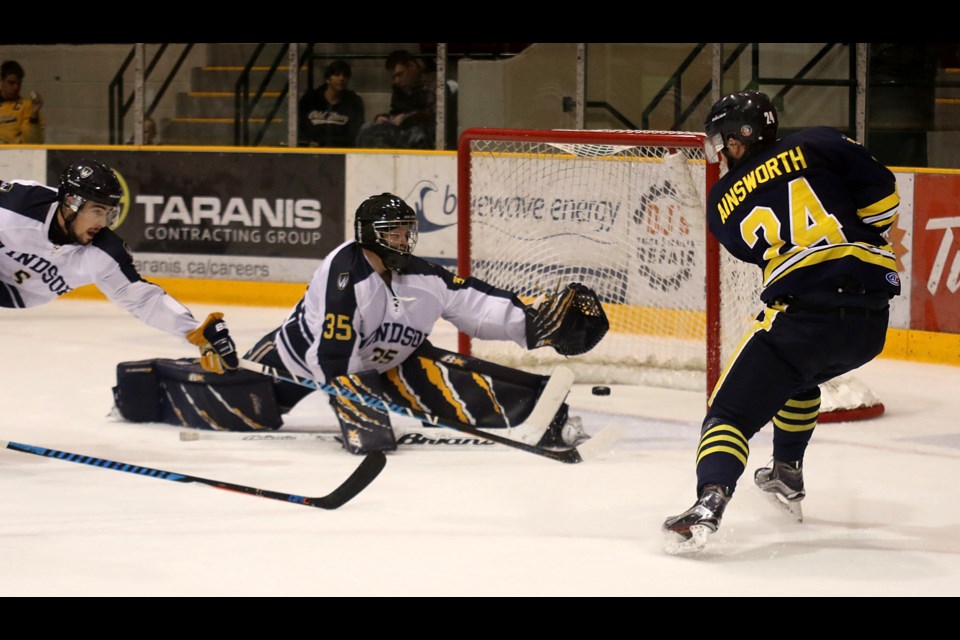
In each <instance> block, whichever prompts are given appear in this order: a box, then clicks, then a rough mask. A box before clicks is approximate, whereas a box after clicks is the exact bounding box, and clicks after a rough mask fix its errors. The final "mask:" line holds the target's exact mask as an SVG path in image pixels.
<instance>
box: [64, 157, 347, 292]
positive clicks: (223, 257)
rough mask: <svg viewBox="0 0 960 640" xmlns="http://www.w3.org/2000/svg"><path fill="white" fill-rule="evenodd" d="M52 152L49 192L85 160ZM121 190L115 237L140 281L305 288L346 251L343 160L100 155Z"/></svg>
mask: <svg viewBox="0 0 960 640" xmlns="http://www.w3.org/2000/svg"><path fill="white" fill-rule="evenodd" d="M90 155H91V154H90V153H89V152H82V151H59V150H58V151H50V152H48V158H47V178H46V179H47V181H48V182H47V183H48V184H52V185H55V184H57V182H58V180H59V176H60V173H61V171H62V170H63V169H64V168H65V167H67V166H69V165H70V164H71V163H74V162H77V161H80V160H83V159H84V158H86V157H89V156H90ZM96 158H97V159H98V160H99V161H101V162H104V163H106V164H108V165H109V166H111V167H113V168H114V169H115V171H116V172H117V174H118V177H119V178H120V181H121V185H122V186H123V190H124V197H123V201H122V207H121V209H122V210H121V214H120V219H119V222H118V223H117V224H116V225H115V227H114V229H115V230H116V232H117V233H118V234H119V235H120V236H121V237H123V239H124V240H125V241H126V242H127V245H128V246H129V247H130V250H131V251H132V253H133V254H134V256H135V258H136V265H137V268H138V270H139V271H140V273H141V275H143V276H145V277H150V276H154V277H174V278H205V279H214V280H251V281H259V282H263V281H278V282H283V281H301V282H303V281H307V280H309V278H310V275H311V274H312V273H313V270H314V269H315V268H316V262H317V260H318V259H319V258H321V257H323V256H324V255H326V254H327V253H329V252H330V251H331V250H332V249H333V248H334V247H336V246H337V245H338V244H340V243H341V242H343V237H344V229H343V221H344V208H343V194H344V190H343V183H344V174H345V169H344V157H343V156H342V155H313V154H310V155H292V154H276V153H270V154H265V153H206V152H196V153H191V152H159V151H158V152H149V151H143V152H138V153H130V152H127V151H115V152H110V151H105V152H99V153H97V154H96Z"/></svg>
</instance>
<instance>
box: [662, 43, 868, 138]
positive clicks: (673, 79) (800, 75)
mask: <svg viewBox="0 0 960 640" xmlns="http://www.w3.org/2000/svg"><path fill="white" fill-rule="evenodd" d="M838 44H844V45H847V44H848V43H836V42H830V43H827V44H826V45H824V46H823V47H822V48H821V49H820V50H819V51H817V53H815V54H814V55H813V57H812V58H811V59H810V60H809V61H808V62H807V63H806V64H805V65H804V66H803V67H802V68H801V69H800V70H799V71H797V73H796V74H795V75H794V76H793V77H783V78H779V77H763V76H761V75H760V45H759V43H756V42H754V43H740V44H739V45H738V46H737V47H736V49H735V50H734V51H733V53H731V54H730V55H729V56H728V57H727V58H726V60H725V61H724V62H723V64H722V67H721V69H722V70H721V75H722V74H723V72H726V71H727V70H728V69H730V67H731V66H733V64H734V63H735V62H736V61H737V59H739V57H740V56H741V55H742V54H743V52H744V51H746V49H747V48H748V47H750V48H751V65H752V66H751V69H752V73H751V79H750V83H749V84H748V85H747V87H745V88H748V89H749V88H756V87H758V86H760V85H761V84H780V85H784V87H783V88H782V89H781V90H780V91H778V92H777V93H776V94H775V96H774V99H775V100H780V99H782V98H783V97H784V96H785V95H786V94H787V93H788V92H789V91H790V90H792V89H793V88H795V87H798V86H828V87H838V86H839V87H850V94H851V101H853V100H855V97H856V96H855V91H856V77H855V73H853V72H852V71H851V74H850V78H848V79H845V80H844V79H806V78H805V76H806V75H807V74H808V73H809V72H810V71H812V70H813V68H814V67H815V66H816V65H817V64H819V63H820V62H821V61H822V60H823V59H824V58H825V57H826V56H827V54H828V53H829V52H830V51H831V50H832V49H833V48H834V47H836V46H837V45H838ZM704 46H705V45H703V44H698V45H697V46H695V47H694V49H693V51H692V52H691V53H690V55H688V56H687V57H686V59H684V61H683V62H682V63H681V64H680V66H678V67H677V70H676V71H674V73H673V74H672V75H671V76H670V78H669V79H668V80H667V82H666V83H664V86H663V87H662V88H661V89H660V91H659V92H658V93H657V95H656V96H654V98H653V99H652V100H651V102H650V105H649V106H647V108H646V109H645V110H644V111H643V128H644V129H649V128H650V118H649V116H650V114H651V113H652V112H653V111H654V109H656V108H657V107H658V106H659V105H660V102H661V101H662V100H663V99H664V98H665V97H666V95H667V93H668V92H669V91H670V90H674V114H675V115H674V122H673V124H672V126H671V127H670V129H671V130H679V128H680V127H681V126H682V125H683V123H684V122H686V120H687V119H688V118H689V117H690V116H691V115H692V114H693V113H694V111H696V110H697V108H699V107H700V105H701V104H702V103H703V101H704V100H705V99H706V98H707V96H708V95H709V94H710V89H711V83H710V82H708V83H707V84H706V85H705V86H704V87H703V89H701V90H700V91H699V92H698V93H697V95H696V96H695V97H694V98H693V99H692V100H691V101H690V103H689V104H688V105H687V107H686V108H685V109H681V108H680V107H681V104H680V101H681V91H680V88H681V77H682V75H683V73H684V72H685V71H686V70H687V68H689V66H690V65H691V64H692V63H693V60H694V58H695V57H696V56H697V55H698V54H699V53H700V52H701V51H702V50H703V47H704ZM853 55H855V53H854V54H853ZM853 64H855V62H851V65H853ZM851 68H852V67H851ZM850 114H851V115H850V117H851V122H853V121H854V118H855V110H854V109H852V108H851V109H850ZM851 126H852V127H854V128H855V125H853V124H852V125H851Z"/></svg>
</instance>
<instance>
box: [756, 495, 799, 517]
mask: <svg viewBox="0 0 960 640" xmlns="http://www.w3.org/2000/svg"><path fill="white" fill-rule="evenodd" d="M764 495H765V496H766V497H767V500H768V501H769V502H770V504H772V505H773V506H775V507H777V508H778V509H779V510H780V511H781V512H783V513H785V514H787V515H788V516H790V517H791V518H793V519H794V520H796V521H797V522H803V507H801V506H800V501H799V500H798V501H796V502H790V501H788V500H785V499H784V498H783V496H781V495H780V494H779V493H766V492H764Z"/></svg>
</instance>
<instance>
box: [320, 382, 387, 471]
mask: <svg viewBox="0 0 960 640" xmlns="http://www.w3.org/2000/svg"><path fill="white" fill-rule="evenodd" d="M331 383H332V384H333V385H334V386H335V387H337V388H338V389H343V390H344V391H348V392H350V393H351V394H355V395H358V396H373V397H376V398H381V399H382V398H383V397H384V394H383V387H382V386H381V384H380V375H379V374H378V373H377V372H376V371H373V370H370V371H363V372H360V373H354V374H349V375H343V376H339V377H337V378H334V379H333V380H331ZM330 406H331V407H332V408H333V413H334V415H336V416H337V420H338V421H339V422H340V431H341V432H342V433H343V447H344V448H345V449H346V450H347V451H349V452H350V453H356V454H366V453H370V452H372V451H395V450H396V449H397V439H396V437H395V436H394V433H393V427H392V425H391V424H390V415H389V414H388V413H387V412H386V411H381V410H379V409H376V408H374V407H372V406H370V405H368V404H364V403H363V402H361V401H359V400H355V399H351V398H348V397H346V396H333V395H332V396H330Z"/></svg>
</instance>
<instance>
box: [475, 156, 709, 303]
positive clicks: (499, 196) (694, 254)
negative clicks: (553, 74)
mask: <svg viewBox="0 0 960 640" xmlns="http://www.w3.org/2000/svg"><path fill="white" fill-rule="evenodd" d="M472 162H473V166H472V169H471V173H472V176H473V179H472V182H471V224H472V226H473V231H472V232H471V243H472V258H471V261H472V263H473V266H472V271H473V275H476V276H478V277H480V278H482V279H486V278H491V279H496V277H497V274H503V275H504V277H505V278H506V280H505V281H503V282H500V283H498V284H500V285H501V286H505V287H506V288H510V289H513V290H516V287H517V283H518V282H519V283H529V284H530V285H532V286H531V290H528V291H521V293H523V294H529V295H535V294H536V291H535V290H534V289H536V287H542V286H544V285H546V286H547V287H548V288H550V289H552V288H553V285H554V284H555V283H556V281H557V280H558V279H561V280H562V281H563V282H568V281H571V280H573V279H578V280H580V281H581V282H584V283H585V284H587V285H588V286H590V287H592V288H594V289H595V290H596V291H597V292H598V293H599V294H600V295H601V297H602V298H603V300H604V301H606V302H612V303H620V304H628V305H644V306H647V307H664V308H672V307H675V306H676V305H677V304H678V302H681V303H682V304H683V305H684V306H687V307H688V308H699V310H701V311H702V310H703V308H704V304H705V302H704V289H703V283H704V270H705V259H704V252H703V251H702V248H701V247H702V243H703V238H704V227H703V221H702V216H703V213H702V208H701V207H700V206H699V203H697V204H696V206H694V207H693V208H692V209H684V207H683V206H682V205H681V199H680V198H679V195H678V186H677V185H678V177H677V176H676V175H673V174H672V173H671V171H670V170H669V169H668V168H665V167H664V166H663V163H659V162H649V161H644V160H642V159H638V158H574V157H570V156H566V157H550V156H542V157H532V156H531V154H524V155H523V156H519V155H518V156H517V157H515V158H514V157H509V156H506V157H505V156H504V155H499V156H495V155H490V156H484V155H482V154H478V155H476V156H475V157H474V158H473V160H472ZM686 170H687V171H689V172H690V174H689V175H688V176H686V178H685V179H687V180H689V181H690V182H689V184H691V185H693V184H699V185H702V184H703V167H702V166H700V167H689V168H687V169H686ZM701 190H702V186H701ZM697 197H700V196H697ZM700 202H702V199H701V200H700Z"/></svg>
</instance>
